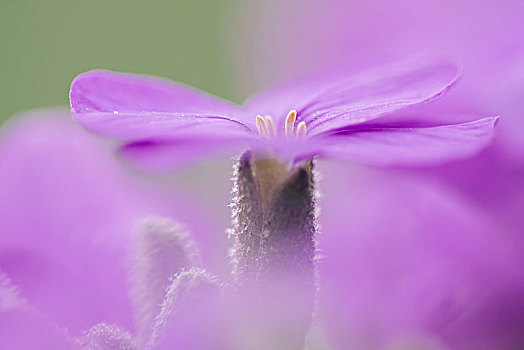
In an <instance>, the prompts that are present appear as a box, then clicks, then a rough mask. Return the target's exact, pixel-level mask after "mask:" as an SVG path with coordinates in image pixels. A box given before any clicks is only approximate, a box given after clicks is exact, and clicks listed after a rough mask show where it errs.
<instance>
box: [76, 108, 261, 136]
mask: <svg viewBox="0 0 524 350" xmlns="http://www.w3.org/2000/svg"><path fill="white" fill-rule="evenodd" d="M75 116H76V118H77V119H78V120H79V121H80V123H82V125H84V126H85V127H86V128H87V129H89V130H91V131H94V132H96V133H99V134H103V135H107V136H111V137H115V138H118V139H121V140H124V141H143V140H152V139H154V140H157V141H167V140H172V139H178V138H187V137H196V138H199V139H200V140H203V139H205V138H206V137H212V138H248V137H249V136H250V135H251V130H250V129H249V128H248V127H247V126H245V125H244V124H241V123H240V122H237V121H235V120H232V119H229V118H227V117H221V116H216V115H201V114H199V115H197V114H183V113H166V112H161V113H160V112H142V113H131V112H127V113H122V114H121V113H117V114H115V113H83V114H78V113H75Z"/></svg>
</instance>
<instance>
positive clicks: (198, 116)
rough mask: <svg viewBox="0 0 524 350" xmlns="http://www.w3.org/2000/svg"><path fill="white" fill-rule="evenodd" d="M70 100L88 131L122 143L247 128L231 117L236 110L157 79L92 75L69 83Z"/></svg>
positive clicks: (119, 74) (189, 89)
mask: <svg viewBox="0 0 524 350" xmlns="http://www.w3.org/2000/svg"><path fill="white" fill-rule="evenodd" d="M70 100H71V108H72V110H73V113H74V114H75V116H76V117H77V118H78V119H79V120H80V122H81V123H82V124H84V126H86V127H87V128H88V129H91V130H93V131H95V132H99V133H103V134H107V135H110V136H116V137H119V138H124V139H144V138H147V137H151V136H161V137H164V136H166V135H171V133H172V132H178V129H180V128H183V129H184V132H191V131H193V130H195V128H196V127H197V125H198V126H199V128H198V131H197V132H204V133H206V132H210V130H216V131H217V132H218V133H224V132H227V130H228V128H229V127H231V128H232V129H235V128H239V129H245V130H248V128H247V127H243V126H242V124H241V123H240V122H237V121H236V120H235V119H234V117H236V116H239V115H241V113H240V109H239V107H238V106H236V105H234V104H232V103H229V102H226V101H224V100H220V99H218V98H215V97H213V96H211V95H208V94H206V93H203V92H200V91H198V90H196V89H192V88H190V87H187V86H184V85H182V84H177V83H175V82H171V81H169V80H164V79H160V78H154V77H148V76H140V75H134V74H125V73H115V72H110V71H101V70H97V71H91V72H87V73H83V74H80V75H79V76H78V77H76V78H75V79H74V80H73V83H72V84H71V91H70ZM210 125H212V127H209V128H207V127H208V126H210ZM202 129H203V130H202Z"/></svg>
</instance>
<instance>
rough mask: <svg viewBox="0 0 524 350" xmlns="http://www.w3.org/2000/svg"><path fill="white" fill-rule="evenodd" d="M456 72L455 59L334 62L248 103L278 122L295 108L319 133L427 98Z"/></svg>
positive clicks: (441, 91)
mask: <svg viewBox="0 0 524 350" xmlns="http://www.w3.org/2000/svg"><path fill="white" fill-rule="evenodd" d="M459 76H460V71H459V69H458V67H457V65H456V64H455V63H454V62H451V61H448V60H437V59H434V60H429V59H417V60H410V61H405V62H400V63H396V64H390V65H385V66H382V67H378V68H375V69H373V70H368V71H364V72H360V73H358V74H352V73H351V72H350V71H349V70H348V69H347V68H345V67H340V66H337V67H332V68H330V69H329V70H325V71H322V72H317V73H315V74H313V75H311V76H309V77H304V78H302V79H298V80H296V81H294V82H290V83H287V84H284V85H281V86H279V87H276V88H272V89H269V90H267V91H265V92H262V93H260V94H259V95H256V96H254V97H253V98H252V99H251V100H250V101H248V103H247V107H248V109H249V110H253V112H255V111H256V110H260V111H259V112H257V113H260V114H262V113H268V114H271V113H273V114H275V117H276V118H278V123H279V124H281V125H282V124H283V120H282V118H283V117H285V114H286V113H287V111H289V110H291V109H296V110H297V113H298V117H297V118H298V119H297V121H305V122H306V124H307V126H308V130H309V133H310V134H318V133H321V132H325V131H328V130H331V129H337V128H341V127H344V126H348V125H354V124H358V123H362V122H364V121H367V120H371V119H374V118H377V117H379V116H382V115H384V114H387V113H390V112H393V111H395V110H398V109H400V108H405V107H409V106H414V105H418V104H422V103H427V102H430V101H432V100H434V99H436V98H438V97H440V96H441V95H442V94H444V93H445V92H446V91H447V90H448V89H449V88H450V87H451V86H452V85H453V84H454V83H455V82H456V80H457V79H458V77H459ZM273 106H278V108H276V107H273Z"/></svg>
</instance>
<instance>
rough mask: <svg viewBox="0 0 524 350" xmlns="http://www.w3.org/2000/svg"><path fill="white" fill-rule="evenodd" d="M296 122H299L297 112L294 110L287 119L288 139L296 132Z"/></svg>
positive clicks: (286, 130)
mask: <svg viewBox="0 0 524 350" xmlns="http://www.w3.org/2000/svg"><path fill="white" fill-rule="evenodd" d="M296 120H297V111H295V110H294V109H293V110H291V111H290V112H289V113H288V115H287V117H286V125H285V132H286V137H287V136H290V135H293V131H295V122H296Z"/></svg>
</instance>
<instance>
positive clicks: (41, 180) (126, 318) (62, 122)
mask: <svg viewBox="0 0 524 350" xmlns="http://www.w3.org/2000/svg"><path fill="white" fill-rule="evenodd" d="M0 182H1V184H2V185H1V186H0V198H1V200H0V237H1V239H0V287H1V288H0V323H1V326H0V329H1V331H0V343H2V345H5V346H7V348H12V349H15V348H49V349H51V348H53V349H58V348H67V349H69V348H71V347H70V346H71V343H70V341H69V340H67V339H69V338H70V337H72V336H79V335H80V334H81V333H82V332H83V331H84V330H87V329H89V328H90V327H92V326H93V325H95V324H98V323H106V324H110V325H118V326H119V327H123V328H125V329H128V330H130V331H134V324H135V322H134V315H133V311H132V309H133V308H132V302H131V300H132V298H131V297H130V295H129V292H128V291H129V275H130V273H131V269H130V268H129V266H130V259H131V257H130V255H131V253H130V252H131V251H132V243H133V240H134V239H133V234H132V233H133V231H134V229H135V225H136V224H137V221H138V220H141V219H142V218H143V217H144V216H148V215H152V214H156V215H164V216H177V217H178V216H180V217H181V218H182V219H181V221H182V222H188V221H189V222H191V223H192V225H191V226H192V229H193V230H194V231H196V232H197V233H198V232H199V231H202V230H204V229H206V223H205V222H202V220H198V219H197V218H198V217H200V215H205V209H204V208H201V209H199V214H198V215H197V214H196V213H195V211H194V210H193V209H192V208H193V205H192V204H191V202H190V201H188V200H187V199H184V197H183V196H181V195H180V194H175V193H174V191H172V190H169V191H165V189H164V190H163V193H161V192H160V191H159V189H158V188H155V187H153V186H151V185H146V184H145V183H143V181H141V180H139V179H138V178H135V177H133V176H132V175H131V174H129V173H128V172H127V171H125V170H124V169H123V167H122V166H121V165H120V164H118V163H117V162H115V160H114V158H113V155H112V152H111V151H110V149H109V148H108V147H107V145H106V144H105V143H104V142H100V140H97V139H96V138H94V137H92V136H90V135H88V134H86V133H85V131H84V130H82V128H80V127H79V126H78V125H75V123H72V122H71V120H70V114H69V112H68V111H67V110H65V109H61V110H47V111H37V112H34V113H32V114H30V115H28V116H20V117H17V118H16V119H15V120H13V121H12V122H8V123H7V124H6V125H5V126H4V128H3V130H2V134H1V139H0ZM171 197H174V198H178V200H179V201H180V202H175V201H173V198H171ZM200 237H201V236H200ZM66 330H67V331H66ZM11 344H12V346H8V345H11ZM30 344H33V345H30ZM62 345H63V346H62Z"/></svg>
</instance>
